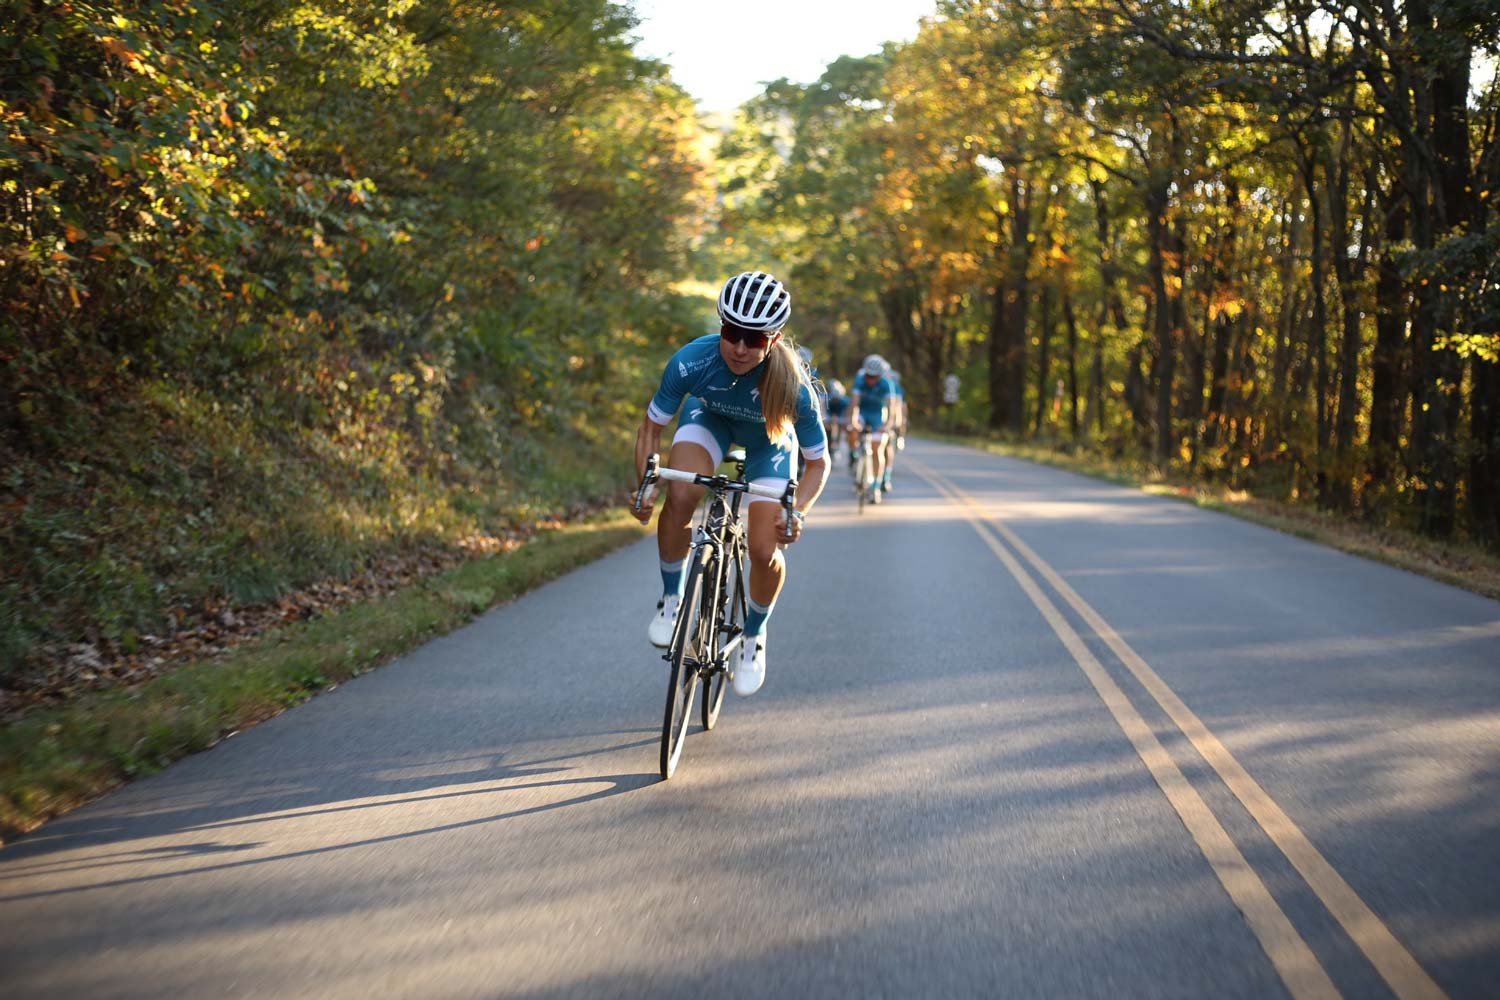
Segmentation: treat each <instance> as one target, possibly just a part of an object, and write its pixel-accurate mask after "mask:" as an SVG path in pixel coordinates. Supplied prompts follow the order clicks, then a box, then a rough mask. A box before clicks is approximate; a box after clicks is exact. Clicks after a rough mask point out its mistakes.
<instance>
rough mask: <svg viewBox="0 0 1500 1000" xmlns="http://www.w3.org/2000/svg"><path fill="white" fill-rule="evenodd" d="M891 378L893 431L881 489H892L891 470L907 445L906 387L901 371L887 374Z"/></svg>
mask: <svg viewBox="0 0 1500 1000" xmlns="http://www.w3.org/2000/svg"><path fill="white" fill-rule="evenodd" d="M886 377H887V378H889V379H890V380H891V387H892V390H893V391H892V393H891V417H890V429H891V433H890V434H889V435H888V436H887V438H886V442H885V476H884V478H882V479H881V481H880V491H881V492H882V493H889V492H890V491H891V472H892V471H893V470H894V469H895V468H896V452H898V451H900V450H901V449H902V448H904V447H906V388H905V387H904V386H902V384H901V373H900V372H898V371H892V372H891V373H890V374H889V375H887V376H886Z"/></svg>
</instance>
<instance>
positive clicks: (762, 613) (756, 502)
mask: <svg viewBox="0 0 1500 1000" xmlns="http://www.w3.org/2000/svg"><path fill="white" fill-rule="evenodd" d="M791 315H792V297H791V295H790V294H789V293H788V292H787V290H786V287H785V286H784V285H782V283H781V282H779V281H777V280H776V279H775V278H773V277H771V275H769V274H766V273H765V272H763V271H746V272H745V273H743V274H738V275H735V276H734V277H733V278H730V279H729V280H728V281H727V282H725V283H724V288H723V289H722V290H721V291H720V292H719V320H720V327H719V332H718V333H717V334H710V335H709V336H706V337H699V338H698V339H696V340H694V341H691V342H690V343H688V345H687V346H686V347H683V348H682V349H681V350H679V351H678V352H677V353H676V354H674V355H672V357H671V359H670V360H669V361H668V362H667V366H666V370H665V371H663V372H662V377H661V385H660V387H659V388H658V389H657V390H656V395H655V396H654V397H653V398H652V400H651V405H650V406H649V407H648V408H647V410H646V417H645V419H644V420H642V421H641V426H640V429H639V430H638V431H636V436H635V467H636V472H637V474H638V476H639V475H640V474H643V473H644V471H645V468H646V459H647V458H648V457H649V456H650V455H652V454H655V453H657V452H659V451H660V449H661V434H662V430H663V429H664V428H665V427H666V426H667V424H669V423H671V422H672V417H673V416H674V415H675V414H676V413H677V411H678V410H679V409H682V417H681V419H680V420H679V421H678V423H677V433H676V434H675V435H674V436H673V438H672V452H671V454H670V455H669V456H668V458H667V463H666V464H667V465H668V466H670V467H671V468H674V469H682V470H684V471H687V472H698V473H702V474H703V475H713V472H714V470H715V469H717V468H718V467H719V464H720V463H721V462H723V461H724V455H725V453H727V452H728V451H729V447H730V445H731V444H739V445H741V446H742V447H743V448H744V449H745V476H746V478H747V479H749V480H750V481H751V482H753V483H759V484H761V485H763V486H769V487H772V488H774V489H777V490H784V489H785V488H786V484H787V481H788V479H790V478H791V469H792V449H793V448H794V447H799V446H800V448H801V452H802V457H803V458H805V459H806V460H807V472H806V475H805V476H804V477H803V478H802V479H801V480H799V481H798V484H797V495H796V501H795V509H794V510H793V511H792V518H791V520H792V523H791V525H790V526H788V525H787V524H786V523H785V521H786V517H785V515H784V514H783V512H782V507H781V505H780V504H779V503H776V502H775V501H774V500H769V499H767V498H764V497H758V496H755V495H754V494H746V500H747V501H748V502H747V504H746V507H745V514H746V519H747V521H748V526H749V543H750V544H749V550H750V551H749V556H750V573H749V576H750V594H749V609H748V613H747V615H746V618H745V642H744V644H743V646H742V648H741V653H740V659H739V663H738V664H735V665H734V666H733V668H732V676H733V682H734V690H735V693H736V694H741V695H749V694H754V693H755V692H756V691H758V690H760V686H761V685H762V684H763V683H764V682H765V679H766V621H767V619H769V618H770V617H771V611H772V609H773V608H774V607H775V605H776V597H777V595H779V594H780V593H781V587H782V585H783V584H784V583H785V582H786V560H785V559H784V558H783V557H782V554H781V549H780V543H781V542H783V541H785V540H786V539H787V535H788V533H789V534H790V541H791V542H796V541H797V539H799V538H801V537H802V521H803V518H804V517H805V516H806V515H807V512H808V511H809V510H811V509H812V506H813V504H814V503H816V502H817V499H818V494H820V493H822V492H823V484H824V482H825V481H826V480H827V478H828V463H827V461H826V459H825V457H824V456H825V455H826V453H827V449H828V444H827V439H826V437H825V436H824V432H823V416H822V413H821V412H820V411H819V409H818V404H817V399H816V396H815V394H814V391H813V386H812V379H811V375H810V373H809V371H808V369H807V367H806V366H805V365H803V364H802V363H801V360H800V359H799V358H798V357H797V354H796V352H795V350H794V349H793V347H792V345H791V343H790V342H789V340H788V338H787V337H785V336H784V335H783V333H782V328H783V327H784V326H786V323H787V320H788V319H790V318H791ZM684 403H686V406H685V407H684V405H683V404H684ZM703 492H704V490H703V487H701V486H693V485H692V484H689V483H668V484H667V491H666V500H665V502H664V503H663V504H662V511H661V517H660V518H659V519H658V521H657V523H656V548H657V552H658V554H659V556H660V558H661V582H662V598H661V600H660V601H659V602H658V603H657V605H656V615H655V617H653V618H652V620H651V625H650V627H649V628H648V629H647V633H646V634H647V637H648V638H649V639H650V640H651V642H652V643H653V644H655V645H657V646H666V645H667V644H668V643H670V642H671V641H672V629H673V626H674V624H675V622H676V618H677V606H678V603H679V601H680V598H681V589H682V582H683V581H682V575H683V566H684V564H685V563H686V562H687V556H688V551H689V550H690V549H691V547H692V519H693V512H694V511H695V510H696V509H697V507H698V503H699V501H700V500H701V499H702V497H703ZM654 504H655V496H654V495H652V496H648V497H647V498H646V500H645V502H644V503H643V504H642V506H641V510H640V511H639V512H637V513H636V517H638V518H639V519H640V521H641V523H642V524H647V523H649V522H650V520H651V513H652V508H653V507H654Z"/></svg>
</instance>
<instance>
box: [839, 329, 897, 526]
mask: <svg viewBox="0 0 1500 1000" xmlns="http://www.w3.org/2000/svg"><path fill="white" fill-rule="evenodd" d="M890 370H891V366H890V365H889V364H887V363H886V360H885V359H884V358H882V357H881V356H880V355H878V354H872V355H870V356H869V357H867V358H865V363H864V365H863V366H862V367H861V368H860V374H859V378H858V379H857V380H856V381H855V383H854V386H853V387H852V389H851V390H850V393H849V447H850V448H851V449H853V448H856V447H858V445H859V432H860V430H861V429H862V428H865V427H868V428H869V429H870V432H871V434H870V438H871V440H870V447H871V449H872V454H873V456H874V460H875V469H874V472H875V476H874V479H873V481H872V482H871V485H870V496H869V501H870V503H879V502H880V495H881V484H882V483H883V481H884V478H885V458H886V439H887V437H888V436H889V435H888V434H887V433H886V431H887V427H888V426H889V423H890V417H891V397H892V396H893V395H894V394H895V391H896V389H895V386H893V385H892V384H891V380H890V379H889V378H888V377H887V375H888V374H889V373H890Z"/></svg>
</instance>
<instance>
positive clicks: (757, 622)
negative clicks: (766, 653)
mask: <svg viewBox="0 0 1500 1000" xmlns="http://www.w3.org/2000/svg"><path fill="white" fill-rule="evenodd" d="M745 599H746V603H748V604H749V608H748V609H747V611H746V614H745V634H746V635H760V634H761V632H763V631H765V627H766V619H767V618H770V617H771V611H772V609H773V608H775V607H776V602H775V601H774V600H773V601H772V602H771V603H770V604H769V605H767V606H766V607H761V606H760V605H759V604H756V603H755V598H753V597H750V596H749V595H748V594H747V595H746V598H745Z"/></svg>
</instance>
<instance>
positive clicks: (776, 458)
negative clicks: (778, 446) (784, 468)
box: [771, 451, 786, 472]
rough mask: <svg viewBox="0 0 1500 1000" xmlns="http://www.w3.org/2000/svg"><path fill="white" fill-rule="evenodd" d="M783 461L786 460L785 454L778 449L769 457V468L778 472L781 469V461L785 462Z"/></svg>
mask: <svg viewBox="0 0 1500 1000" xmlns="http://www.w3.org/2000/svg"><path fill="white" fill-rule="evenodd" d="M785 461H786V454H785V453H783V452H779V451H778V452H777V453H776V454H775V455H773V456H772V457H771V468H773V469H775V470H776V471H777V472H780V471H781V463H782V462H785Z"/></svg>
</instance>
